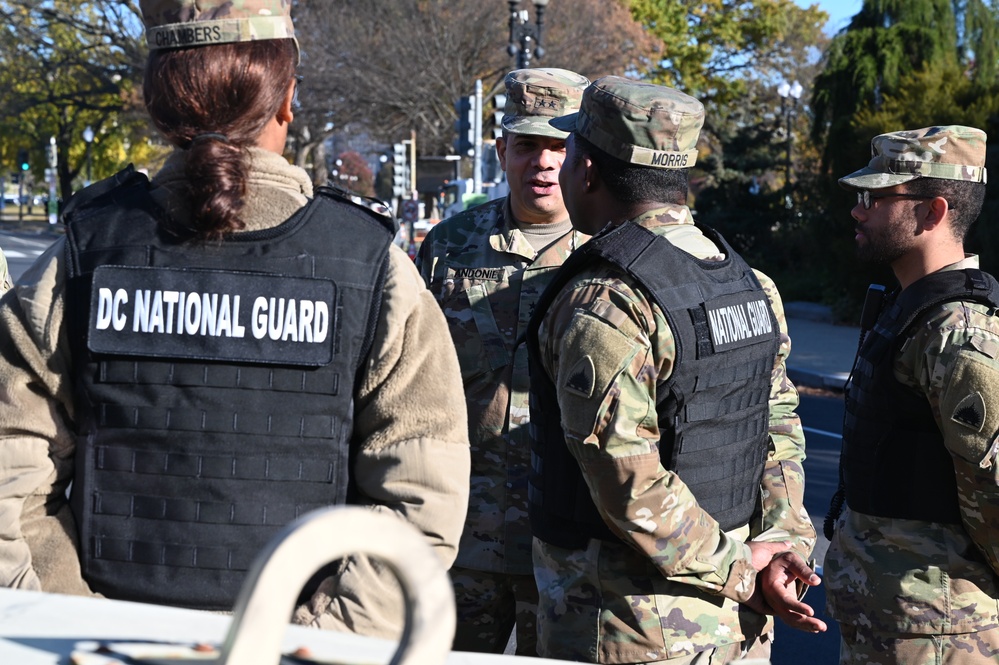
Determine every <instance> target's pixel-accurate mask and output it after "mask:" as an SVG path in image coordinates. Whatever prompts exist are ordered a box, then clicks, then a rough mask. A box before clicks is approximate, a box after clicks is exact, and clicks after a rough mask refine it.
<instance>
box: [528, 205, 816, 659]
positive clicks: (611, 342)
mask: <svg viewBox="0 0 999 665" xmlns="http://www.w3.org/2000/svg"><path fill="white" fill-rule="evenodd" d="M634 222H635V223H638V224H641V225H642V226H644V227H646V228H649V229H651V230H652V231H653V232H654V233H657V234H662V235H665V236H666V237H667V238H668V239H669V240H670V242H672V243H673V244H674V245H676V246H677V247H679V248H681V249H683V250H684V251H686V252H688V253H690V254H692V255H694V256H696V257H698V258H701V259H706V260H719V259H721V258H723V257H722V256H721V255H720V254H719V250H718V248H717V247H715V245H714V244H713V243H711V242H710V241H709V240H708V239H707V238H706V237H705V236H704V235H703V234H702V233H701V232H700V230H698V229H697V227H695V226H694V225H693V220H692V218H691V216H690V211H689V210H688V209H687V208H686V207H684V206H669V207H666V208H663V209H658V210H652V211H649V212H647V213H645V214H644V215H642V216H640V217H638V218H637V219H636V220H634ZM756 274H757V277H758V278H759V279H760V282H761V284H762V285H763V288H764V290H765V292H766V294H767V296H768V298H769V299H770V303H771V306H772V307H773V310H774V314H775V315H776V318H777V322H778V326H779V328H780V333H781V344H780V349H779V351H778V355H777V357H776V358H774V366H773V374H772V382H771V386H772V388H771V393H770V425H769V432H770V445H769V451H768V457H767V462H766V466H765V471H764V475H763V479H762V488H761V489H762V492H761V504H760V506H759V507H758V509H757V510H756V512H755V513H754V515H753V517H752V518H751V520H750V523H749V524H748V525H747V526H744V527H741V528H739V529H734V530H732V531H730V532H727V533H726V532H722V531H721V529H720V528H719V525H718V523H717V522H716V521H715V520H714V518H712V517H711V516H710V515H709V514H708V513H706V512H705V511H704V510H703V509H702V508H701V507H700V506H699V505H698V503H697V500H696V499H695V498H694V496H693V494H692V493H691V492H690V490H689V489H688V488H687V486H686V485H685V484H684V482H683V479H682V478H680V477H679V476H677V475H676V474H675V473H673V472H670V471H667V470H666V469H665V468H663V466H662V464H661V463H660V459H659V450H658V441H659V438H660V433H659V429H658V422H657V420H658V419H657V413H656V401H655V400H656V383H657V381H659V380H661V379H664V378H667V377H668V376H669V375H670V373H671V371H672V367H673V362H674V359H675V357H676V355H675V345H674V337H673V333H672V331H671V330H670V328H669V325H668V323H667V320H666V318H665V316H664V314H663V312H662V311H661V310H660V309H659V307H658V306H657V305H655V304H654V303H653V302H652V301H651V300H650V299H649V298H648V297H647V295H646V294H645V293H644V292H643V291H642V290H641V289H639V288H637V286H636V284H635V282H634V281H633V280H632V279H631V278H630V277H628V276H626V275H624V274H623V273H621V272H620V271H618V270H617V269H615V268H613V267H610V266H609V265H603V266H595V267H592V268H588V269H586V270H584V271H583V272H581V273H580V274H579V275H577V276H576V277H575V278H573V279H572V280H571V281H570V282H569V283H568V284H567V285H566V286H565V288H564V289H563V290H562V292H561V293H560V294H559V296H558V297H557V298H556V300H555V302H554V303H553V304H552V307H551V309H550V310H549V311H548V313H547V315H546V317H545V320H544V323H543V324H542V326H541V329H540V330H539V342H540V348H541V355H542V358H543V363H544V369H545V371H546V372H548V374H549V375H550V376H552V377H556V384H557V385H559V386H560V387H559V405H560V407H561V411H562V420H563V427H564V428H565V440H566V444H567V445H568V446H569V449H570V451H571V452H572V454H573V456H574V457H575V458H576V460H577V461H578V462H579V465H580V468H581V469H582V471H583V475H584V477H585V478H586V482H587V485H588V486H589V489H590V493H591V495H592V496H593V500H594V503H595V504H596V505H597V508H598V509H599V511H600V513H601V516H602V517H603V518H604V520H605V521H606V522H607V524H608V525H609V526H610V527H611V528H612V530H614V532H615V533H617V534H618V535H619V537H621V538H622V539H623V540H624V541H625V543H612V542H605V541H600V540H596V539H593V540H590V541H589V545H588V547H587V548H586V549H585V550H568V549H563V548H559V547H555V546H552V545H550V544H547V543H543V542H542V541H540V540H537V539H536V540H535V541H534V548H535V550H534V553H535V576H536V578H537V580H538V588H539V593H540V598H541V602H540V606H539V612H538V622H539V641H540V647H539V653H540V654H541V655H542V656H545V657H553V658H563V659H571V660H585V661H588V662H600V663H634V662H650V661H658V660H666V659H669V658H680V657H683V656H688V655H690V654H692V653H695V652H699V651H705V650H709V649H713V648H716V647H720V646H723V645H727V644H731V643H734V642H741V641H743V640H745V639H753V638H755V637H757V636H758V635H760V634H761V633H762V632H765V631H766V630H768V629H769V619H768V618H766V617H763V616H761V615H758V614H756V613H754V612H751V611H749V610H748V609H746V608H745V607H740V604H739V603H740V601H743V600H746V599H747V598H748V596H750V595H751V594H752V592H753V590H754V588H755V580H756V573H755V570H754V569H753V567H752V565H751V556H750V551H749V548H748V547H747V546H746V544H745V541H747V540H750V539H751V540H760V541H764V540H767V541H781V540H788V541H790V542H791V543H792V544H793V545H792V549H794V550H795V551H796V552H798V553H799V554H801V555H802V556H804V557H806V558H807V557H808V555H809V554H810V553H811V550H812V547H813V546H814V544H815V531H814V529H813V528H812V524H811V521H810V520H809V518H808V514H807V512H806V511H805V509H804V506H803V504H802V499H803V494H804V476H803V471H802V461H803V460H804V458H805V442H804V435H803V432H802V429H801V423H800V421H799V419H798V416H797V415H796V414H795V409H796V407H797V405H798V394H797V391H796V390H795V388H794V386H793V384H791V382H790V381H789V380H788V379H787V375H786V369H785V361H786V359H787V356H788V353H789V352H790V339H789V338H788V335H787V323H786V321H785V318H784V309H783V304H782V303H781V300H780V296H779V294H778V293H777V289H776V287H775V286H774V283H773V281H771V280H770V279H769V278H768V277H766V276H765V275H763V274H761V273H758V272H757V273H756ZM587 356H588V357H589V362H591V363H592V367H593V372H594V376H595V381H594V384H593V385H594V387H593V391H592V392H591V393H590V395H583V394H580V393H579V391H577V392H576V393H574V392H573V391H572V389H571V388H569V387H567V388H565V389H563V387H562V386H561V384H559V380H558V378H559V377H566V376H569V374H570V373H569V369H570V368H573V367H575V366H577V363H578V362H587ZM562 381H565V379H564V378H562Z"/></svg>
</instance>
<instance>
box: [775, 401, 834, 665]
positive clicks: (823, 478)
mask: <svg viewBox="0 0 999 665" xmlns="http://www.w3.org/2000/svg"><path fill="white" fill-rule="evenodd" d="M798 415H799V416H801V422H802V425H803V426H804V428H805V440H806V442H807V446H808V447H807V450H808V457H807V459H806V460H805V508H807V509H808V514H809V515H811V516H812V521H813V522H814V524H815V528H816V530H818V532H819V542H818V543H817V544H816V547H815V558H816V561H817V562H819V564H820V565H821V562H822V559H823V557H824V556H825V552H826V549H827V548H828V546H829V542H828V541H827V540H826V539H825V538H824V537H823V536H822V535H821V533H822V519H823V518H824V517H825V514H826V510H827V509H828V508H829V500H830V499H831V498H832V495H833V493H834V492H835V491H836V487H837V485H838V479H839V450H840V438H841V435H842V431H843V401H842V399H841V398H838V397H816V396H811V395H802V396H801V406H800V407H799V408H798ZM805 602H806V603H808V604H809V605H811V606H812V607H813V608H814V609H815V613H816V614H817V615H818V616H819V617H820V618H822V619H823V620H824V621H825V622H826V624H827V625H828V626H829V630H828V631H827V632H825V633H823V634H821V635H811V634H807V633H802V632H800V631H796V630H793V629H790V628H787V627H786V626H784V624H782V623H781V622H780V621H778V622H777V630H776V636H775V638H774V649H773V654H772V656H771V662H772V663H773V665H801V663H804V662H806V661H807V663H808V665H836V663H837V662H838V660H839V630H838V628H837V625H836V622H835V621H833V620H832V619H830V618H829V617H828V616H827V615H826V613H825V603H826V594H825V588H824V587H823V586H819V587H818V588H815V589H810V590H809V591H808V594H807V595H806V596H805ZM806 654H807V657H806Z"/></svg>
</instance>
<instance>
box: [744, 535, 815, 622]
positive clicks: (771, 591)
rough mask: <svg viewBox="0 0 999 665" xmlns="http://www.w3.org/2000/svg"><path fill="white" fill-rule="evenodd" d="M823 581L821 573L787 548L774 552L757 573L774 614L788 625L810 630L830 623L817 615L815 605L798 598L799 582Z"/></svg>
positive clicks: (766, 600)
mask: <svg viewBox="0 0 999 665" xmlns="http://www.w3.org/2000/svg"><path fill="white" fill-rule="evenodd" d="M821 583H822V580H821V579H819V576H818V575H816V574H815V571H814V570H812V569H811V568H809V567H808V564H806V563H805V562H804V560H802V558H801V557H800V556H798V555H797V554H795V553H794V552H787V551H785V552H782V553H780V554H777V555H776V556H774V557H773V558H772V559H771V561H770V563H769V564H768V565H767V566H766V567H765V568H764V569H763V570H761V571H760V572H759V574H758V575H757V576H756V587H757V589H756V590H757V591H758V592H759V593H760V594H762V596H763V600H764V601H765V603H766V605H767V606H768V607H770V608H771V609H772V610H773V614H774V615H776V616H778V617H780V619H781V620H782V621H783V622H784V623H786V624H787V625H788V626H791V627H792V628H797V629H798V630H803V631H805V632H808V633H822V632H825V630H826V624H825V622H824V621H822V620H821V619H818V618H816V617H815V610H813V609H812V608H811V606H809V605H807V604H805V603H803V602H801V601H800V600H799V599H798V597H799V593H798V586H799V585H800V584H804V585H807V586H818V585H819V584H821ZM754 595H755V594H754Z"/></svg>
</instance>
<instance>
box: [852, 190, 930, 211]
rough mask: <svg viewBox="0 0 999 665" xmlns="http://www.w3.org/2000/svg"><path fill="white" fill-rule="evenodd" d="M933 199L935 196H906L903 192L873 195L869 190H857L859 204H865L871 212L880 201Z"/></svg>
mask: <svg viewBox="0 0 999 665" xmlns="http://www.w3.org/2000/svg"><path fill="white" fill-rule="evenodd" d="M891 198H896V199H923V200H926V199H933V198H936V197H935V196H920V195H919V194H905V193H903V192H898V193H895V194H871V191H870V190H869V189H860V190H857V203H862V204H864V210H870V209H871V206H872V205H873V204H874V201H877V200H878V199H891Z"/></svg>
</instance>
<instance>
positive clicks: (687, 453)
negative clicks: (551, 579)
mask: <svg viewBox="0 0 999 665" xmlns="http://www.w3.org/2000/svg"><path fill="white" fill-rule="evenodd" d="M700 228H701V229H702V231H703V232H704V233H705V235H707V237H708V238H710V239H711V240H712V241H713V242H714V243H715V244H716V245H718V246H719V247H721V248H723V250H724V252H725V256H726V258H725V260H723V261H717V262H714V261H702V260H699V259H696V258H694V257H693V256H691V255H690V254H687V253H686V252H684V251H682V250H680V249H677V248H676V247H674V246H673V244H672V243H670V242H669V240H667V239H666V238H665V237H663V236H657V235H655V234H654V233H652V232H651V231H649V230H647V229H645V228H643V227H641V226H639V225H637V224H634V223H630V222H629V223H625V224H622V225H620V226H618V227H616V228H614V229H612V230H610V231H609V232H607V233H604V234H601V235H598V236H596V237H594V238H593V239H592V240H590V242H588V243H587V244H585V245H583V247H582V248H580V249H579V250H577V251H576V252H574V253H573V254H572V256H570V257H569V259H568V260H567V261H566V262H565V263H564V264H563V266H562V268H561V269H560V271H559V273H558V274H557V275H556V277H555V279H554V280H553V283H552V284H551V285H549V287H548V288H547V290H546V291H545V293H544V295H543V296H542V298H541V301H540V302H539V304H538V307H537V309H536V311H535V314H534V317H533V319H532V321H531V325H530V327H529V330H528V351H529V354H530V367H531V425H530V427H531V439H532V451H531V465H532V468H531V479H530V486H529V510H530V516H531V529H532V531H533V533H534V535H535V536H536V537H538V538H540V539H541V540H543V541H545V542H548V543H551V544H553V545H557V546H560V547H566V548H574V549H576V548H581V547H584V546H585V544H586V541H587V540H588V539H589V538H600V539H604V540H617V537H616V536H615V535H613V533H612V532H611V531H610V529H609V528H608V527H607V525H606V524H605V523H604V522H603V520H602V519H601V517H600V515H599V513H598V512H597V509H596V507H595V506H594V504H593V500H592V498H591V496H590V493H589V490H588V488H587V486H586V483H585V481H584V479H583V477H582V473H581V472H580V470H579V466H578V464H577V463H576V461H575V459H574V458H573V457H572V455H571V453H570V452H569V450H568V448H567V447H566V445H565V442H564V434H563V431H562V427H561V413H560V409H559V404H558V399H557V395H556V387H555V385H554V384H553V383H552V381H551V379H550V378H549V377H548V376H547V373H546V372H545V371H544V370H543V369H542V366H541V362H540V349H539V346H538V329H539V327H540V325H541V321H542V319H543V318H544V314H545V312H546V311H547V310H548V308H549V306H550V305H551V303H552V301H553V300H554V298H555V296H556V295H557V294H558V292H559V291H560V290H561V289H562V287H563V286H564V285H565V284H566V283H567V282H568V281H569V280H570V279H571V278H572V277H573V276H575V275H577V274H578V273H579V272H581V271H582V270H584V269H585V268H587V267H589V266H591V265H594V264H597V263H599V262H602V261H606V262H608V263H610V264H612V265H614V266H616V267H617V268H619V269H620V270H622V271H624V272H626V273H627V274H628V275H630V276H631V277H632V278H633V279H635V280H636V281H637V282H638V284H639V285H640V286H641V288H642V289H643V290H644V291H645V292H647V293H648V294H649V295H650V296H651V298H652V299H653V301H654V302H655V303H656V304H657V305H659V307H660V308H661V309H662V311H663V313H664V314H665V315H666V318H667V320H668V322H669V325H670V329H671V330H672V331H673V334H674V337H675V340H676V361H675V363H674V369H673V373H672V375H671V376H670V377H669V378H668V379H667V380H666V381H662V382H660V383H659V385H658V386H657V391H656V392H657V395H656V402H657V406H656V410H657V412H658V414H659V429H660V432H661V438H660V440H659V455H660V459H661V460H662V464H663V466H664V467H665V468H666V469H669V470H672V471H675V472H676V473H677V474H679V476H680V478H682V479H683V481H684V482H685V483H686V484H687V485H688V486H689V487H690V489H691V491H692V492H693V493H694V495H695V496H696V497H697V500H698V502H699V503H700V505H701V506H702V507H703V508H704V509H705V510H706V511H707V512H708V513H709V514H710V515H711V516H712V517H714V518H715V519H716V520H718V522H719V523H720V525H721V528H722V529H724V530H726V531H727V530H730V529H733V528H736V527H739V526H742V525H744V524H746V523H747V522H748V520H749V518H750V516H751V515H752V513H753V510H754V509H755V508H756V506H757V504H758V502H759V492H760V478H761V477H762V473H763V466H764V462H765V461H766V454H767V446H768V423H769V417H768V403H769V397H770V384H771V375H772V371H773V365H774V361H775V358H776V356H777V351H778V348H779V345H780V331H779V329H778V327H777V322H776V319H775V317H774V315H773V311H772V310H771V308H770V303H769V300H768V299H767V296H766V294H765V293H764V292H763V289H762V287H761V286H760V283H759V281H758V280H757V279H756V276H755V275H754V274H753V272H752V270H751V269H750V268H749V266H748V265H746V263H745V261H743V260H742V258H741V257H739V256H738V255H737V254H736V253H735V252H734V251H733V250H732V248H731V247H730V246H729V245H728V243H727V242H725V240H724V239H723V238H722V237H721V236H720V235H719V234H718V233H717V232H715V231H714V230H712V229H708V228H706V227H700Z"/></svg>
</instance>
